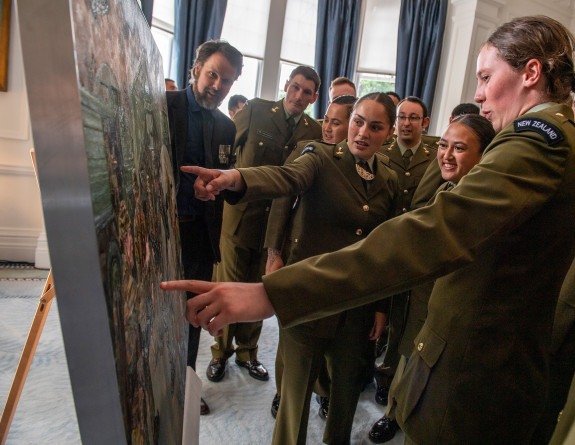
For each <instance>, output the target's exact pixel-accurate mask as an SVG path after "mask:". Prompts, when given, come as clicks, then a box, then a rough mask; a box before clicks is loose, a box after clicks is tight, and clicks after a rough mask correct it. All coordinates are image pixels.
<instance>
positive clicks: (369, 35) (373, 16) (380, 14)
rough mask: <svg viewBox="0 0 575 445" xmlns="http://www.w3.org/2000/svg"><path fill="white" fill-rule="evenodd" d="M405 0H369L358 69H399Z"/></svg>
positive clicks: (378, 70)
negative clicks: (402, 1)
mask: <svg viewBox="0 0 575 445" xmlns="http://www.w3.org/2000/svg"><path fill="white" fill-rule="evenodd" d="M400 7H401V0H367V4H366V11H365V21H364V24H363V33H362V36H361V46H360V51H359V64H358V68H357V70H358V71H370V72H380V73H388V74H394V73H395V60H396V57H397V28H398V26H397V25H398V22H399V10H400Z"/></svg>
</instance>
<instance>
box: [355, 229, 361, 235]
mask: <svg viewBox="0 0 575 445" xmlns="http://www.w3.org/2000/svg"><path fill="white" fill-rule="evenodd" d="M362 233H363V230H361V229H357V230H356V231H355V234H356V235H357V236H361V234H362Z"/></svg>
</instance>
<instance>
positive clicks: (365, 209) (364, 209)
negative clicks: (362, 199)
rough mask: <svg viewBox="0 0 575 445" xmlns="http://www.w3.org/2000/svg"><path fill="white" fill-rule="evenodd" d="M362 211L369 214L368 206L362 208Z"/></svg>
mask: <svg viewBox="0 0 575 445" xmlns="http://www.w3.org/2000/svg"><path fill="white" fill-rule="evenodd" d="M363 211H364V212H369V206H368V205H367V204H366V205H364V206H363Z"/></svg>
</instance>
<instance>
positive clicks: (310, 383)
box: [186, 93, 399, 445]
mask: <svg viewBox="0 0 575 445" xmlns="http://www.w3.org/2000/svg"><path fill="white" fill-rule="evenodd" d="M394 118H395V107H394V105H393V102H392V101H391V99H390V98H389V97H388V96H387V95H385V94H383V93H373V94H369V95H367V96H364V97H363V98H362V99H360V100H359V101H358V102H357V104H356V107H355V108H354V113H353V114H352V116H351V119H350V124H349V133H348V141H349V145H348V141H343V142H341V143H339V144H337V145H335V144H324V143H318V142H312V143H310V144H309V145H308V146H307V147H306V148H305V149H304V152H303V154H302V155H301V156H300V157H298V158H297V159H295V160H294V161H293V162H291V163H289V164H286V165H285V166H283V167H266V166H263V167H259V168H248V169H238V170H239V173H238V171H209V170H206V171H203V172H202V171H201V170H196V173H197V174H199V175H200V177H201V178H202V179H201V180H204V178H205V177H206V175H208V176H207V177H208V178H209V175H216V176H219V177H220V181H221V182H220V183H221V185H222V187H223V188H224V189H225V188H229V189H230V190H234V191H243V190H245V193H244V194H241V195H239V196H238V195H237V194H235V195H234V194H226V195H224V197H225V198H226V200H227V201H228V202H230V203H236V202H238V199H239V198H242V200H241V202H246V201H250V200H254V199H262V198H269V197H276V196H289V195H293V194H299V195H300V202H299V205H298V207H297V209H296V211H295V214H294V216H293V225H292V228H291V230H290V232H289V234H288V238H289V239H288V245H289V246H290V247H289V254H288V260H287V266H286V268H289V266H290V264H294V263H297V262H298V261H300V260H302V259H304V258H307V257H309V256H312V255H316V254H319V253H324V252H331V251H334V250H337V249H339V248H342V247H344V246H347V245H350V244H353V243H354V242H355V241H357V240H358V239H362V238H364V237H365V236H366V235H367V234H368V233H369V232H370V231H371V230H373V229H374V228H375V227H376V226H377V225H378V224H380V223H381V222H383V221H385V220H386V219H388V218H390V217H393V216H394V215H395V214H396V212H397V200H398V198H399V189H398V182H397V175H396V174H395V173H394V172H393V171H392V170H391V169H390V168H389V167H388V164H389V159H388V158H387V157H386V156H384V155H382V154H380V153H377V151H378V150H379V148H380V147H381V144H382V142H383V141H384V140H385V139H386V138H387V137H388V136H389V134H390V133H391V132H392V131H393V123H394V120H395V119H394ZM186 171H187V170H186ZM240 174H241V176H240ZM234 175H235V177H234ZM241 202H240V204H241ZM240 204H238V205H240ZM275 273H277V272H273V273H271V274H270V275H274V274H275ZM376 310H377V307H376V306H375V305H373V304H372V305H366V306H365V307H361V308H356V309H353V310H351V311H346V312H345V313H342V314H337V315H334V316H331V317H327V318H324V319H321V320H317V321H314V322H312V323H308V324H305V325H302V326H297V327H294V328H292V329H280V348H281V351H282V354H283V359H284V360H283V362H284V371H283V376H282V384H281V403H280V406H279V411H278V413H277V419H276V424H275V429H274V437H273V443H274V444H278V445H279V444H282V445H285V444H305V443H306V434H307V424H308V417H309V405H310V397H311V393H312V389H313V387H314V383H315V381H316V379H317V377H318V374H319V372H320V369H321V367H322V365H323V363H324V359H325V361H326V363H327V368H328V371H329V375H330V377H331V387H330V393H329V396H330V408H329V415H328V416H327V422H326V428H325V432H324V442H326V443H328V444H346V443H349V440H350V435H351V428H352V424H353V417H354V413H355V408H356V406H357V401H358V399H359V394H360V392H361V388H362V386H363V381H364V377H365V369H366V368H367V365H368V364H369V363H370V362H371V357H372V351H371V349H372V348H371V347H370V346H371V344H370V342H369V339H370V338H372V339H375V338H376V337H377V336H378V335H379V333H380V332H381V330H382V329H383V321H384V319H383V314H380V316H378V317H376V316H375V312H376Z"/></svg>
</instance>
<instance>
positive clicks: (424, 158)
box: [380, 141, 437, 213]
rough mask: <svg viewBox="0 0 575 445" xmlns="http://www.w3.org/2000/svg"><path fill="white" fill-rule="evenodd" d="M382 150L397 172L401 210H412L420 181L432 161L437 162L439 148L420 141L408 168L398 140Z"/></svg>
mask: <svg viewBox="0 0 575 445" xmlns="http://www.w3.org/2000/svg"><path fill="white" fill-rule="evenodd" d="M380 152H381V153H383V154H384V155H386V156H388V157H389V160H390V162H391V163H390V166H391V169H392V170H393V171H395V172H396V173H397V178H398V180H399V188H400V190H401V194H402V197H401V210H402V212H404V213H405V212H409V210H411V200H412V199H413V194H414V193H415V189H416V188H417V185H418V184H419V181H421V178H423V175H424V173H425V171H426V170H427V167H428V166H429V164H430V162H432V161H435V162H437V149H435V148H432V147H430V146H429V145H426V144H425V143H420V145H419V148H418V149H417V151H416V152H415V153H414V155H413V157H412V158H411V162H410V163H409V166H408V167H407V168H405V166H404V164H403V156H402V155H401V150H400V149H399V146H398V145H397V141H394V142H393V143H392V144H391V145H387V146H386V145H384V146H382V147H381V149H380Z"/></svg>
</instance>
